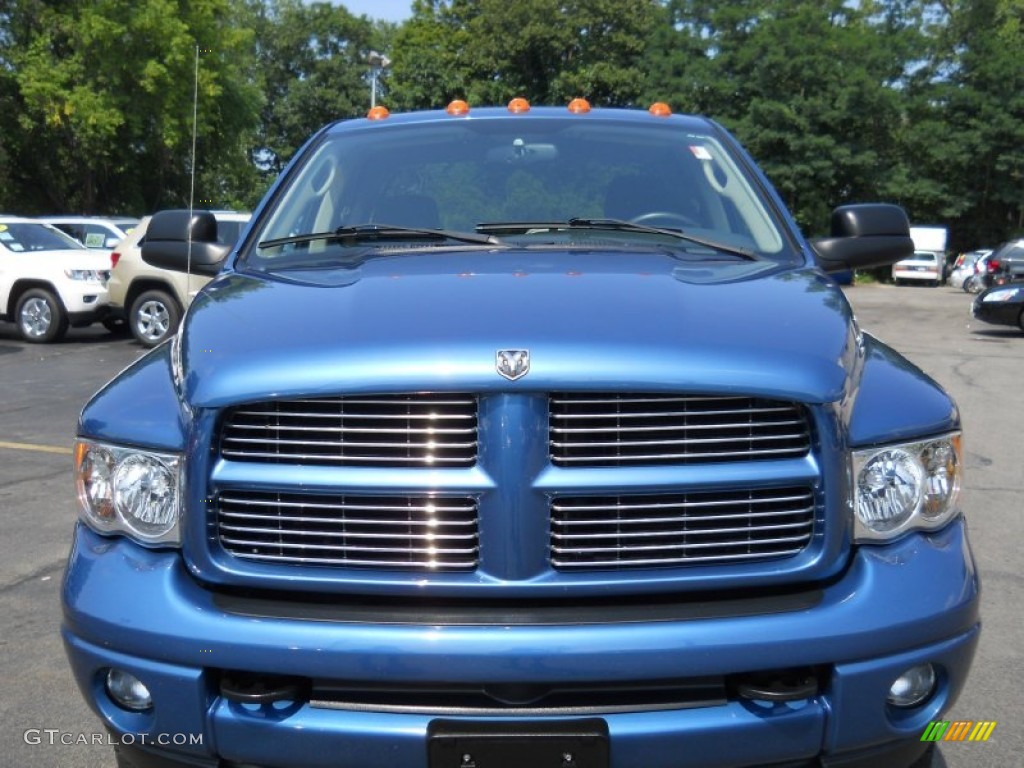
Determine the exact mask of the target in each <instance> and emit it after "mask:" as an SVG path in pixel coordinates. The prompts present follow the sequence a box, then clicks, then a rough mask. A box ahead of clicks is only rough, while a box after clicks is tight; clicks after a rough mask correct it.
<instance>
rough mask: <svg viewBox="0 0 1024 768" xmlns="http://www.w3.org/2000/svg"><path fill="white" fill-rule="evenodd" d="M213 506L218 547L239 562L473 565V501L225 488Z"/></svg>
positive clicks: (468, 567) (475, 541)
mask: <svg viewBox="0 0 1024 768" xmlns="http://www.w3.org/2000/svg"><path fill="white" fill-rule="evenodd" d="M215 508H216V520H217V535H218V538H219V541H220V544H221V546H222V547H223V548H224V550H225V551H227V552H228V553H230V554H231V555H234V556H235V557H238V558H241V559H245V560H255V561H259V562H265V563H268V564H277V565H322V566H333V567H353V568H383V569H394V568H397V569H415V570H420V571H429V572H438V571H467V570H473V569H475V568H476V566H477V561H478V554H479V544H480V541H479V520H478V514H477V502H476V499H475V498H473V497H466V496H460V497H451V496H430V495H425V494H424V495H401V496H366V495H357V494H313V493H305V492H288V493H275V492H272V491H248V490H230V491H222V492H221V493H220V494H218V495H217V496H216V498H215Z"/></svg>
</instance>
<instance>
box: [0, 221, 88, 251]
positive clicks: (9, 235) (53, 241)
mask: <svg viewBox="0 0 1024 768" xmlns="http://www.w3.org/2000/svg"><path fill="white" fill-rule="evenodd" d="M0 245H3V246H5V247H6V248H7V250H9V251H15V252H18V253H22V252H27V251H67V250H85V246H84V245H82V244H81V243H80V242H78V241H77V240H75V239H74V238H73V237H69V236H68V235H66V234H64V233H63V232H61V231H60V230H59V229H57V228H56V227H51V226H50V225H49V224H41V223H37V222H31V221H24V222H20V221H8V222H0Z"/></svg>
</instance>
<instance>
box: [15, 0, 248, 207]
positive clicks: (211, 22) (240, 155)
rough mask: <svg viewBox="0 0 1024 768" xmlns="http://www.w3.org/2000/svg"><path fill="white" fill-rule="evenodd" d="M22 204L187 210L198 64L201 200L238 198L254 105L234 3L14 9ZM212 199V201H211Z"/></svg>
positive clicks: (71, 0)
mask: <svg viewBox="0 0 1024 768" xmlns="http://www.w3.org/2000/svg"><path fill="white" fill-rule="evenodd" d="M13 5H14V6H15V7H16V11H15V12H14V13H13V14H12V17H14V18H16V19H17V20H18V22H19V24H20V27H19V28H18V29H17V30H16V32H15V33H14V34H15V35H16V39H15V40H14V41H13V43H14V44H13V45H12V47H11V53H10V62H11V66H12V69H13V78H14V81H15V83H16V88H17V96H16V98H17V105H18V110H17V113H18V125H17V127H18V129H19V131H20V135H21V139H22V141H21V144H20V146H19V147H17V157H16V158H12V161H15V162H16V165H17V168H18V172H19V181H20V184H19V188H20V190H21V196H20V200H21V205H22V207H23V210H25V211H26V212H29V211H32V210H33V209H34V210H37V211H41V210H59V211H80V212H85V213H90V212H109V211H117V210H123V211H134V212H146V211H149V210H153V209H155V208H158V207H166V206H170V205H180V204H184V203H187V202H188V198H189V192H190V189H191V183H190V180H189V177H190V172H191V161H190V158H191V144H192V129H193V91H194V83H195V74H194V73H195V62H196V51H197V49H198V50H199V51H201V55H200V62H199V68H198V104H197V110H196V112H197V114H198V121H197V126H196V133H197V149H198V153H197V162H196V170H197V173H198V174H199V175H200V177H201V181H200V183H199V184H197V189H196V193H197V195H199V196H200V197H205V198H207V199H210V200H211V201H212V204H215V205H235V204H238V202H239V198H240V197H243V196H245V193H246V190H245V189H244V187H245V186H246V185H247V184H250V183H251V181H246V178H245V177H246V171H245V167H246V165H247V164H248V158H247V157H246V152H245V150H246V146H247V145H248V144H251V142H247V141H245V140H244V137H245V136H246V134H249V133H251V132H252V131H253V129H254V126H255V120H256V118H257V107H258V104H259V93H258V91H256V90H255V89H254V88H253V86H252V84H251V64H252V57H251V55H250V54H249V52H250V51H251V49H252V46H253V39H252V33H251V32H249V31H247V30H246V29H245V28H244V27H243V26H242V25H239V24H238V23H237V20H238V19H239V18H244V15H245V13H246V8H245V6H243V4H242V2H241V0H194V1H192V2H185V1H184V0H182V1H181V2H176V1H175V0H142V1H141V2H128V1H127V0H95V1H90V2H86V1H85V0H68V1H67V2H62V3H43V2H38V1H33V0H20V2H14V3H13ZM214 198H216V199H214Z"/></svg>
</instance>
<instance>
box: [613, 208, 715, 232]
mask: <svg viewBox="0 0 1024 768" xmlns="http://www.w3.org/2000/svg"><path fill="white" fill-rule="evenodd" d="M630 221H631V222H632V223H633V224H646V225H648V226H662V227H676V228H678V229H686V228H687V227H697V226H699V224H698V223H697V221H696V219H693V218H691V217H689V216H687V215H686V214H684V213H676V212H674V211H650V212H648V213H641V214H640V215H639V216H634V217H633V218H631V219H630ZM658 221H661V222H663V223H661V224H657V223H656V222H658Z"/></svg>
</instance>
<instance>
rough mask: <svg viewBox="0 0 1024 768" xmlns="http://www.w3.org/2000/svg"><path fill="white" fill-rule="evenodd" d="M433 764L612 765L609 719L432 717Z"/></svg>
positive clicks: (502, 767)
mask: <svg viewBox="0 0 1024 768" xmlns="http://www.w3.org/2000/svg"><path fill="white" fill-rule="evenodd" d="M427 755H428V764H429V766H430V768H523V766H528V767H529V768H608V723H606V722H605V721H604V720H602V719H601V718H586V719H579V720H528V721H521V720H508V721H503V720H487V721H475V720H446V719H437V720H432V721H431V722H430V725H429V726H428V728H427Z"/></svg>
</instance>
